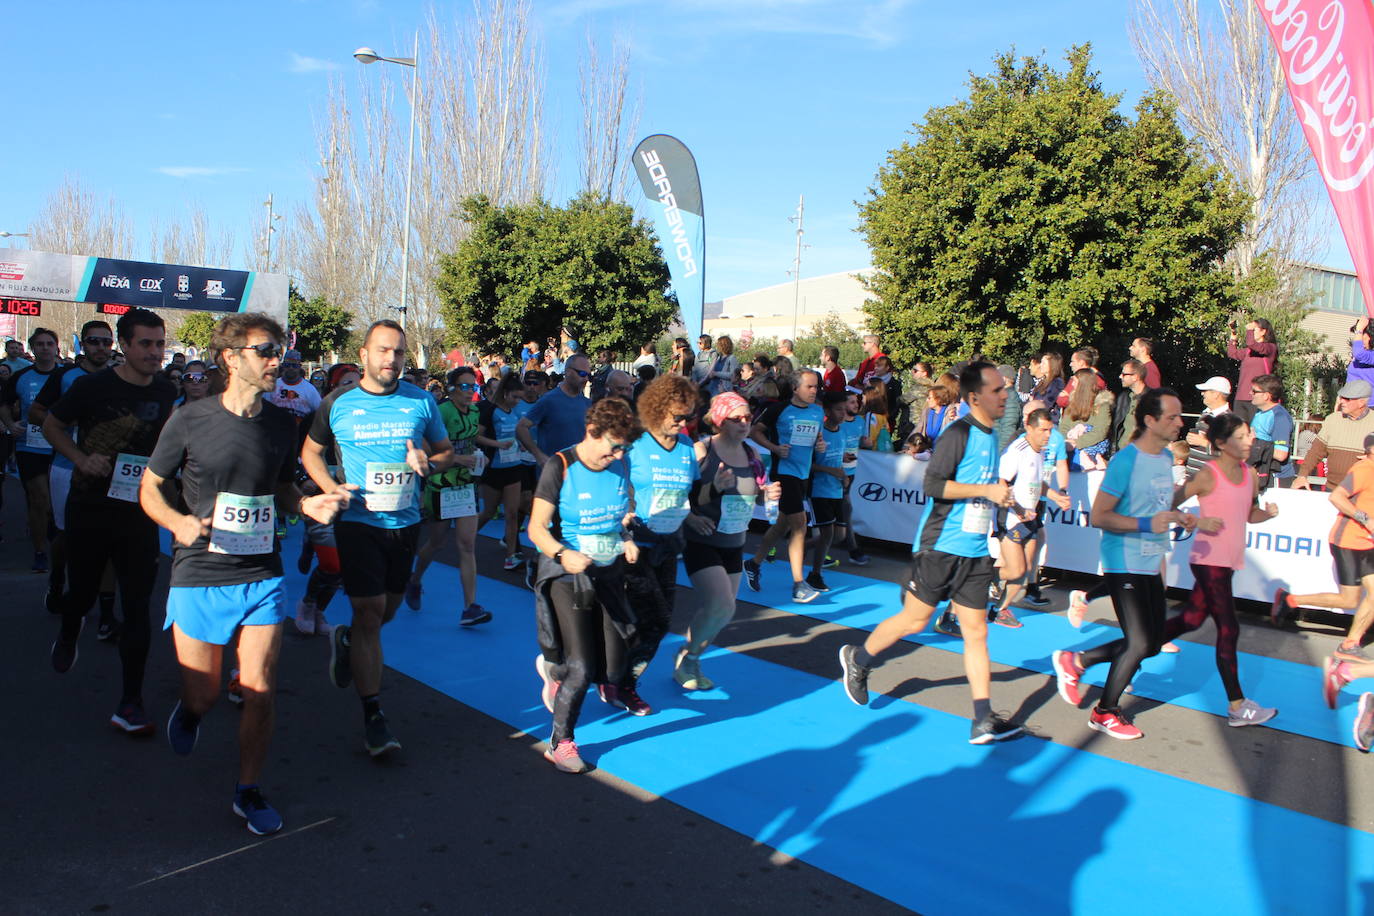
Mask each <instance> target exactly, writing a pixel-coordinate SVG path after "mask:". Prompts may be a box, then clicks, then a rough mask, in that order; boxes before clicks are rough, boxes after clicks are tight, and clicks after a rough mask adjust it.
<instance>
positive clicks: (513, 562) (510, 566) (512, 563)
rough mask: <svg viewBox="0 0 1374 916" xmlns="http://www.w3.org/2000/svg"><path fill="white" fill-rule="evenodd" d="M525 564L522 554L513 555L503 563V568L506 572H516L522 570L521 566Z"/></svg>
mask: <svg viewBox="0 0 1374 916" xmlns="http://www.w3.org/2000/svg"><path fill="white" fill-rule="evenodd" d="M523 562H525V560H524V558H523V557H522V556H520V554H518V553H513V554H511V555H510V556H508V557H506V559H505V560H503V561H502V563H501V568H502V569H504V570H505V571H506V572H514V571H515V570H517V569H519V568H520V564H521V563H523Z"/></svg>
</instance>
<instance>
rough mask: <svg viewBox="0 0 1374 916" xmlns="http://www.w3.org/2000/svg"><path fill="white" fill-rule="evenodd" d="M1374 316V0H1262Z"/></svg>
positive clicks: (1300, 116) (1263, 12) (1259, 3)
mask: <svg viewBox="0 0 1374 916" xmlns="http://www.w3.org/2000/svg"><path fill="white" fill-rule="evenodd" d="M1255 3H1256V5H1257V6H1258V7H1259V11H1260V15H1261V16H1262V17H1263V18H1264V21H1265V24H1266V25H1268V26H1269V35H1270V37H1272V38H1273V39H1274V47H1275V48H1277V49H1278V52H1279V60H1280V61H1281V62H1282V64H1283V75H1284V78H1285V79H1287V81H1288V91H1289V93H1290V94H1291V95H1292V97H1293V104H1294V105H1295V106H1296V107H1297V109H1298V120H1300V121H1301V122H1302V129H1303V133H1305V134H1306V135H1307V143H1308V145H1309V146H1311V147H1312V154H1313V155H1314V156H1316V158H1317V168H1318V169H1319V170H1320V171H1321V174H1322V180H1323V181H1324V182H1326V190H1327V191H1328V192H1329V193H1330V195H1331V203H1332V204H1334V205H1335V207H1336V218H1337V219H1338V220H1340V223H1341V231H1342V232H1343V233H1344V234H1345V243H1346V245H1348V246H1349V247H1350V257H1351V260H1352V261H1353V262H1354V264H1355V273H1356V274H1358V275H1359V279H1360V290H1361V292H1363V293H1364V303H1365V308H1367V309H1368V310H1369V311H1370V314H1371V315H1374V0H1255Z"/></svg>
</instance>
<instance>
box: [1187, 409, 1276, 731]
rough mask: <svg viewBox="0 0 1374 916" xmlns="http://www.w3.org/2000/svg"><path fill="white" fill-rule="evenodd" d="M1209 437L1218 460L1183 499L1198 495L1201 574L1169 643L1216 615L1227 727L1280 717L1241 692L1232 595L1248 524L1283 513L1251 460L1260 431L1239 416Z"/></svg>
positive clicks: (1195, 558) (1196, 553)
mask: <svg viewBox="0 0 1374 916" xmlns="http://www.w3.org/2000/svg"><path fill="white" fill-rule="evenodd" d="M1207 438H1208V440H1210V443H1211V446H1212V451H1214V452H1216V453H1217V459H1216V460H1215V461H1213V462H1210V463H1209V464H1208V465H1207V466H1206V467H1204V468H1202V470H1200V471H1198V472H1197V473H1196V474H1194V475H1193V479H1192V480H1190V481H1188V483H1187V484H1186V485H1185V486H1184V490H1183V497H1182V498H1183V499H1184V500H1187V499H1190V498H1192V497H1194V496H1196V497H1197V499H1198V506H1199V511H1198V515H1199V518H1198V522H1197V534H1196V535H1195V536H1194V538H1193V545H1192V549H1191V550H1190V551H1189V552H1188V566H1189V568H1190V569H1192V571H1193V590H1192V592H1191V593H1190V594H1189V595H1188V601H1187V603H1186V604H1184V606H1183V613H1181V614H1177V615H1175V616H1173V617H1170V618H1169V619H1168V620H1167V621H1166V622H1165V624H1164V637H1163V638H1164V640H1165V641H1166V642H1167V641H1169V640H1172V639H1177V638H1178V637H1179V636H1182V635H1183V634H1184V633H1191V632H1192V631H1193V630H1196V629H1197V628H1198V627H1200V626H1202V624H1203V623H1204V622H1205V621H1206V620H1207V618H1208V617H1211V618H1212V620H1213V622H1215V623H1216V625H1217V671H1218V672H1220V674H1221V682H1222V684H1223V685H1224V686H1225V687H1226V698H1227V699H1228V700H1229V701H1230V709H1229V710H1228V712H1227V718H1226V724H1227V725H1232V726H1242V725H1260V724H1263V723H1265V722H1268V721H1269V720H1270V719H1272V718H1274V716H1276V715H1277V714H1278V710H1277V709H1269V708H1267V707H1264V706H1260V705H1259V704H1258V703H1256V702H1255V701H1254V700H1250V699H1247V698H1246V696H1245V693H1244V691H1242V690H1241V689H1240V675H1239V672H1238V668H1237V665H1236V644H1237V642H1238V641H1239V639H1240V623H1239V622H1238V621H1237V620H1236V603H1235V599H1234V598H1233V597H1232V594H1231V577H1232V576H1233V575H1234V574H1235V572H1236V571H1237V570H1239V569H1243V568H1244V567H1245V526H1246V525H1247V524H1251V525H1253V524H1259V523H1261V522H1267V521H1269V520H1270V519H1271V518H1273V517H1274V516H1276V515H1278V514H1279V510H1278V507H1277V506H1270V507H1268V508H1261V507H1260V505H1259V494H1260V490H1261V483H1260V475H1259V474H1257V473H1256V472H1255V470H1254V469H1253V468H1251V467H1250V466H1249V465H1248V464H1247V463H1246V462H1247V460H1248V459H1249V457H1250V449H1251V446H1252V445H1253V444H1254V438H1255V434H1254V433H1253V432H1252V431H1251V430H1250V427H1249V426H1248V425H1246V423H1245V421H1244V420H1242V419H1241V418H1240V417H1239V416H1237V415H1236V414H1234V413H1226V414H1222V415H1221V416H1219V417H1217V418H1216V419H1215V420H1213V421H1212V425H1211V426H1209V427H1208V428H1207Z"/></svg>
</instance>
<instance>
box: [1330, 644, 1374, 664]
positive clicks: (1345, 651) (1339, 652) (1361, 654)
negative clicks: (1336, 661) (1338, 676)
mask: <svg viewBox="0 0 1374 916" xmlns="http://www.w3.org/2000/svg"><path fill="white" fill-rule="evenodd" d="M1335 655H1336V657H1337V658H1344V659H1346V660H1347V661H1352V662H1367V661H1369V660H1370V655H1369V653H1368V652H1366V651H1365V650H1364V646H1361V645H1359V644H1358V643H1356V644H1355V645H1353V646H1347V645H1344V644H1342V645H1339V646H1337V647H1336V652H1335Z"/></svg>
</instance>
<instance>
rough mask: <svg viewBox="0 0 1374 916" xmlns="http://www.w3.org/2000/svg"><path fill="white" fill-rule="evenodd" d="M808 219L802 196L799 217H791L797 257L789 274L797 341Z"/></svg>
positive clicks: (799, 203)
mask: <svg viewBox="0 0 1374 916" xmlns="http://www.w3.org/2000/svg"><path fill="white" fill-rule="evenodd" d="M805 217H806V195H805V194H802V195H800V196H798V198H797V215H796V216H789V217H788V218H787V219H788V221H789V222H793V223H796V224H797V255H796V257H795V258H793V259H792V269H791V270H790V271H788V273H790V274H792V340H793V342H794V343H795V341H796V339H797V310H798V308H799V307H800V305H801V253H802V247H803V246H802V236H803V235H805V234H806V229H805V228H803V226H804V220H805Z"/></svg>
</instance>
